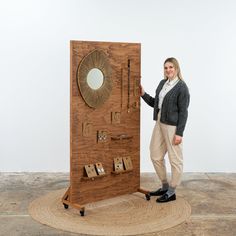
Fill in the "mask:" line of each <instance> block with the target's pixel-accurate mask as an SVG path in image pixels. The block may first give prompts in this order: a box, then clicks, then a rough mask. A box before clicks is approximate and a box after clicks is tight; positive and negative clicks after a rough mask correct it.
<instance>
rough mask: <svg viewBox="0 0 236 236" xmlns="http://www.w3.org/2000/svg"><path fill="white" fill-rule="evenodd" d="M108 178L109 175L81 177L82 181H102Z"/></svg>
mask: <svg viewBox="0 0 236 236" xmlns="http://www.w3.org/2000/svg"><path fill="white" fill-rule="evenodd" d="M106 176H108V174H104V175H97V176H93V177H81V180H95V179H100V178H103V177H106Z"/></svg>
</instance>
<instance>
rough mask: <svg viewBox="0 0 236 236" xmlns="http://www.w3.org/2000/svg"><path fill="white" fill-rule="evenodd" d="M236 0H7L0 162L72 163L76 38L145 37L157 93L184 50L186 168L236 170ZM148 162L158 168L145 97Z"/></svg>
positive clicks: (145, 56)
mask: <svg viewBox="0 0 236 236" xmlns="http://www.w3.org/2000/svg"><path fill="white" fill-rule="evenodd" d="M235 10H236V3H235V1H234V0H228V1H223V0H218V1H217V0H202V1H198V0H195V1H188V0H179V1H175V0H165V1H160V0H146V1H144V0H140V1H138V0H119V1H109V0H99V1H97V0H84V1H82V0H73V1H72V0H71V1H69V0H63V1H56V0H49V1H48V0H35V1H33V0H21V1H17V0H15V1H14V0H8V1H0V34H1V37H0V40H1V41H0V42H1V43H0V65H1V66H0V81H1V82H0V101H1V103H0V104H1V107H0V121H1V122H0V171H69V41H70V40H72V39H74V40H93V41H118V42H122V41H124V42H140V43H142V84H143V86H144V88H145V90H146V91H147V92H148V93H150V94H153V95H154V91H155V88H156V86H157V84H158V82H159V81H160V80H161V79H162V77H163V68H162V66H163V65H162V64H163V61H164V60H165V59H166V58H167V57H169V56H174V57H176V58H178V59H179V61H180V65H181V68H182V73H183V76H184V78H185V81H186V82H187V84H188V86H189V89H190V93H191V104H190V109H189V120H188V123H187V127H186V131H185V135H184V154H185V155H184V159H185V169H184V170H185V171H211V172H215V171H225V172H235V171H236V158H235V156H236V145H235V140H236V139H235V138H236V135H235V132H236V124H235V116H236V106H235V104H234V101H235V100H236V93H235V92H234V91H235V90H236V88H235V86H236V75H235V68H236V60H235V55H236V45H235V42H236V15H235V14H234V13H235ZM141 120H142V123H141V135H142V139H141V141H142V146H141V170H142V171H154V169H153V167H152V164H151V161H150V159H149V141H150V136H151V132H152V128H153V125H154V122H153V121H152V109H151V108H150V107H148V106H147V105H146V104H145V103H144V102H142V114H141Z"/></svg>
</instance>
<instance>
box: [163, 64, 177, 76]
mask: <svg viewBox="0 0 236 236" xmlns="http://www.w3.org/2000/svg"><path fill="white" fill-rule="evenodd" d="M164 73H165V76H166V77H167V78H168V79H173V78H175V77H176V75H177V71H176V69H175V67H174V64H173V63H171V62H166V63H165V65H164Z"/></svg>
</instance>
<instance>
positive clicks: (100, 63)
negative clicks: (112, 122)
mask: <svg viewBox="0 0 236 236" xmlns="http://www.w3.org/2000/svg"><path fill="white" fill-rule="evenodd" d="M93 68H97V69H99V70H101V71H102V73H103V76H104V80H103V84H102V86H101V87H100V88H99V89H92V88H91V87H89V85H88V82H87V75H88V73H89V71H90V70H91V69H93ZM77 82H78V86H79V89H80V92H81V95H82V97H83V99H84V101H85V102H86V103H87V104H88V106H90V107H93V108H98V107H100V106H101V105H102V104H104V103H105V101H106V100H107V99H108V98H109V96H110V94H111V91H112V80H111V66H110V63H109V60H108V57H107V55H106V54H105V52H103V51H102V50H97V49H96V50H94V51H92V52H91V53H89V54H88V55H86V56H85V57H84V58H83V59H82V61H81V62H80V64H79V67H78V71H77Z"/></svg>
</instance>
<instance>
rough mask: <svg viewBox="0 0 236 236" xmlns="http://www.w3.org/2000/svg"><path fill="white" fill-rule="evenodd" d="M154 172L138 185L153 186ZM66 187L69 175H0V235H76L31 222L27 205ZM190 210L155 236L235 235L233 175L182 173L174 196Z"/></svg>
mask: <svg viewBox="0 0 236 236" xmlns="http://www.w3.org/2000/svg"><path fill="white" fill-rule="evenodd" d="M153 183H157V187H158V180H157V177H156V176H155V174H154V173H142V175H141V186H143V187H144V186H145V188H147V187H148V186H149V184H150V186H151V185H152V186H153ZM68 186H69V173H0V190H1V191H0V235H1V236H2V235H4V236H28V235H30V236H43V235H49V236H52V235H55V236H56V235H59V236H75V235H77V236H78V234H73V233H68V232H64V231H60V230H57V229H54V228H51V227H48V226H45V225H42V224H40V223H38V222H36V221H34V220H33V219H32V218H31V217H30V215H29V213H28V204H29V203H30V202H31V201H32V200H34V199H35V198H37V197H39V196H42V195H44V194H46V193H48V192H51V191H53V190H57V189H61V188H66V187H68ZM178 196H182V197H184V198H185V199H186V200H187V201H188V202H189V203H190V205H191V207H192V215H191V218H190V219H189V220H188V221H187V222H185V223H183V224H181V225H178V226H176V227H173V228H171V229H168V230H165V231H162V232H159V233H155V234H149V235H150V236H151V235H153V236H154V235H157V236H185V235H187V236H190V235H191V236H194V235H196V236H208V235H209V236H218V235H219V236H236V173H232V174H228V173H227V174H226V173H185V174H184V176H183V181H182V183H181V186H179V188H178V189H177V197H178Z"/></svg>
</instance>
